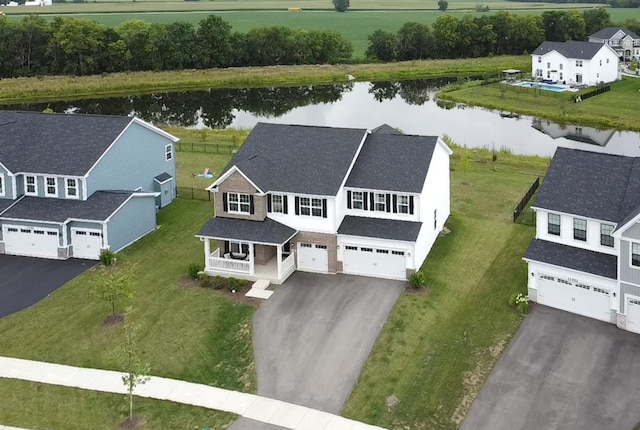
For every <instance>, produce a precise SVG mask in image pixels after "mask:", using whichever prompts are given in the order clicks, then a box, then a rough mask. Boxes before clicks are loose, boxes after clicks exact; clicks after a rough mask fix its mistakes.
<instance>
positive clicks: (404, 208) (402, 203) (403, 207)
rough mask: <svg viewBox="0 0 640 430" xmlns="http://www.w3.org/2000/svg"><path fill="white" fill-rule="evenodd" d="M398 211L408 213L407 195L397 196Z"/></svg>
mask: <svg viewBox="0 0 640 430" xmlns="http://www.w3.org/2000/svg"><path fill="white" fill-rule="evenodd" d="M398 213H399V214H408V213H409V196H403V195H402V194H400V195H399V196H398Z"/></svg>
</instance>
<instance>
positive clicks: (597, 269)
mask: <svg viewBox="0 0 640 430" xmlns="http://www.w3.org/2000/svg"><path fill="white" fill-rule="evenodd" d="M524 259H525V260H532V261H540V262H542V263H547V264H552V265H554V266H559V267H567V268H569V269H573V270H577V271H580V272H585V273H591V274H593V275H598V276H602V277H605V278H609V279H616V278H617V276H618V257H617V256H615V255H609V254H603V253H601V252H596V251H590V250H587V249H581V248H576V247H575V246H569V245H563V244H560V243H555V242H549V241H546V240H541V239H533V240H532V241H531V245H529V249H527V252H526V253H525V255H524Z"/></svg>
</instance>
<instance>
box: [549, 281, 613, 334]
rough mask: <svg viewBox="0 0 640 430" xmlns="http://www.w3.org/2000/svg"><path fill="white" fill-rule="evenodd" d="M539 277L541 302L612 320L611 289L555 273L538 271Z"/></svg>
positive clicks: (596, 317) (598, 318) (590, 316)
mask: <svg viewBox="0 0 640 430" xmlns="http://www.w3.org/2000/svg"><path fill="white" fill-rule="evenodd" d="M537 277H538V279H537V285H538V298H537V301H538V303H539V304H541V305H546V306H550V307H553V308H557V309H562V310H564V311H567V312H572V313H574V314H578V315H583V316H586V317H589V318H594V319H597V320H600V321H606V322H610V321H611V291H610V290H609V289H607V288H605V287H603V286H602V285H595V284H594V283H592V282H583V281H581V280H579V279H573V278H567V277H564V276H558V275H555V274H547V273H538V274H537Z"/></svg>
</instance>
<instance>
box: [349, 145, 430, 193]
mask: <svg viewBox="0 0 640 430" xmlns="http://www.w3.org/2000/svg"><path fill="white" fill-rule="evenodd" d="M437 142H438V137H437V136H410V135H404V134H385V133H373V134H370V135H369V136H367V138H366V140H365V142H364V145H363V146H362V150H361V151H360V155H358V159H357V160H356V162H355V164H354V166H353V169H352V170H351V173H350V174H349V178H348V179H347V182H346V184H345V186H347V187H354V188H368V189H374V190H384V191H404V192H408V193H420V192H421V191H422V187H423V185H424V181H425V179H426V177H427V171H428V170H429V165H430V164H431V157H432V156H433V151H434V150H435V147H436V144H437Z"/></svg>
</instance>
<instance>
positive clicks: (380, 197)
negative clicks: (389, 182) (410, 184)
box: [374, 193, 387, 212]
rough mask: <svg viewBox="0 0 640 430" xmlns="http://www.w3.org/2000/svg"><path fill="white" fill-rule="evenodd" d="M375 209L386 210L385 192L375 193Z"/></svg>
mask: <svg viewBox="0 0 640 430" xmlns="http://www.w3.org/2000/svg"><path fill="white" fill-rule="evenodd" d="M374 201H375V209H376V211H379V212H386V211H387V195H386V194H379V193H376V194H375V200H374Z"/></svg>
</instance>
